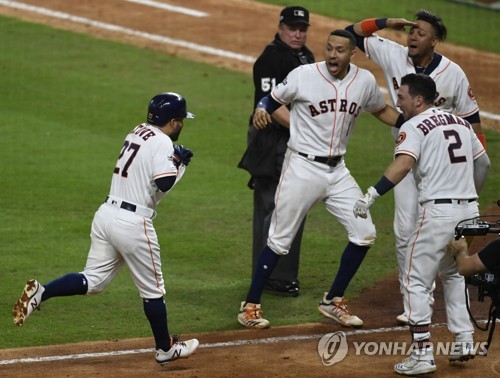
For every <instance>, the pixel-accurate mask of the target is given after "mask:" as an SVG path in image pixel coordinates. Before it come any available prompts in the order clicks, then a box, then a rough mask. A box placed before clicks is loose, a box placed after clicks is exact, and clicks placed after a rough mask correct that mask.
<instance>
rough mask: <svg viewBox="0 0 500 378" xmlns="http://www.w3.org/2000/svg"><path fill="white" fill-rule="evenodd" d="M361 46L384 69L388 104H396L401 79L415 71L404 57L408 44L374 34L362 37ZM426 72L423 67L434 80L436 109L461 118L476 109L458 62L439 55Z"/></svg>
mask: <svg viewBox="0 0 500 378" xmlns="http://www.w3.org/2000/svg"><path fill="white" fill-rule="evenodd" d="M364 46H365V52H366V56H367V57H368V58H369V59H371V60H372V61H373V62H375V63H376V64H378V65H379V66H380V67H381V68H382V70H383V71H384V77H385V80H386V83H387V89H388V91H389V95H390V98H391V101H392V104H393V105H394V106H396V102H397V99H398V89H399V86H400V84H401V78H402V77H403V76H405V75H407V74H409V73H416V68H415V65H414V64H413V61H412V60H411V58H410V57H408V47H406V46H402V45H400V44H398V43H396V42H394V41H391V40H389V39H385V38H382V37H380V36H378V35H376V34H374V35H372V36H370V37H366V38H365V39H364ZM435 54H437V53H435ZM429 68H430V69H432V68H431V67H429ZM429 71H430V70H429V69H426V70H424V72H423V73H425V74H426V75H429V76H430V77H431V78H432V79H433V80H434V81H435V83H436V89H437V92H438V95H437V97H436V101H435V102H434V106H435V107H436V108H439V109H441V110H444V111H446V112H449V113H455V114H456V115H458V116H459V117H462V118H464V117H468V116H470V115H472V114H474V113H476V112H477V111H479V107H478V105H477V101H476V98H475V97H474V94H473V92H472V89H471V87H470V84H469V80H468V79H467V76H466V75H465V73H464V71H463V70H462V68H460V66H459V65H458V64H456V63H454V62H452V61H451V60H449V59H448V58H446V57H445V56H443V55H441V61H440V62H439V64H438V65H437V66H436V67H433V69H432V71H430V72H429Z"/></svg>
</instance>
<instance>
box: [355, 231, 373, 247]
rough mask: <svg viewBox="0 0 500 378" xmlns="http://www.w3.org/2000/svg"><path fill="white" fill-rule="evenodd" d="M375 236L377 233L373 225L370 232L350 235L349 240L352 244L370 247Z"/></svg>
mask: <svg viewBox="0 0 500 378" xmlns="http://www.w3.org/2000/svg"><path fill="white" fill-rule="evenodd" d="M376 238H377V233H376V232H375V227H373V230H372V231H371V232H365V233H364V234H363V235H359V236H350V237H349V241H350V242H351V243H353V244H356V245H359V246H360V247H370V246H372V245H373V244H375V240H376Z"/></svg>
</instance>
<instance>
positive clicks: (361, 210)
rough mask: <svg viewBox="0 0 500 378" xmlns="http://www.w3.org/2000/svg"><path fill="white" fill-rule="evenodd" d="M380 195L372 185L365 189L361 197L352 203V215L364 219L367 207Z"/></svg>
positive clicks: (366, 214)
mask: <svg viewBox="0 0 500 378" xmlns="http://www.w3.org/2000/svg"><path fill="white" fill-rule="evenodd" d="M378 197H380V194H378V192H377V191H376V190H375V188H374V187H373V186H370V187H369V188H368V190H367V191H366V194H365V195H364V196H363V198H360V199H359V200H357V201H356V203H355V204H354V209H353V211H354V216H355V217H356V218H357V217H360V218H363V219H366V217H367V216H368V209H369V208H370V207H371V206H372V205H373V204H374V203H375V200H376V199H377V198H378Z"/></svg>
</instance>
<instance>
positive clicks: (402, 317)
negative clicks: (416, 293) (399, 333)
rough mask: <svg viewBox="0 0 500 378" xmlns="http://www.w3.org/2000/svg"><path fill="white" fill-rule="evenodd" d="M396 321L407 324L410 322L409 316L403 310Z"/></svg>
mask: <svg viewBox="0 0 500 378" xmlns="http://www.w3.org/2000/svg"><path fill="white" fill-rule="evenodd" d="M396 321H397V322H398V324H401V325H407V324H408V317H407V316H406V314H405V313H404V312H403V313H402V314H401V315H398V316H396Z"/></svg>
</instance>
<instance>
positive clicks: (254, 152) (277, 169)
mask: <svg viewBox="0 0 500 378" xmlns="http://www.w3.org/2000/svg"><path fill="white" fill-rule="evenodd" d="M309 25H310V24H309V11H308V10H307V9H305V8H303V7H297V6H290V7H286V8H283V10H282V11H281V13H280V18H279V24H278V32H277V33H276V35H275V36H274V40H273V41H272V42H271V43H269V44H268V45H267V46H266V48H265V49H264V51H263V52H262V53H261V54H260V56H259V57H258V58H257V60H256V61H255V64H254V65H253V83H254V88H255V91H254V104H253V109H255V107H256V106H257V103H258V102H259V101H260V99H261V98H262V97H264V96H266V95H268V94H269V93H270V92H271V90H272V89H274V87H275V86H276V84H278V83H279V82H281V81H283V79H284V78H285V77H286V75H288V73H289V72H290V71H291V70H293V69H294V68H296V67H298V66H300V65H302V64H308V63H314V55H313V53H312V52H311V51H310V50H309V49H308V48H307V46H306V41H307V32H308V29H309ZM289 127H290V113H289V111H288V109H287V107H286V106H282V107H281V108H280V109H278V110H277V111H276V112H275V113H274V114H273V124H272V125H269V126H268V127H266V128H265V129H263V130H259V129H256V128H255V127H254V125H253V122H252V119H251V118H250V125H249V128H248V147H247V150H246V151H245V154H244V156H243V158H242V160H241V162H240V164H239V165H238V166H239V167H240V168H243V169H246V170H247V171H248V172H250V174H251V175H252V177H251V179H250V182H249V185H248V186H249V187H250V188H251V189H253V203H254V205H253V226H252V230H253V235H252V236H253V246H252V275H253V274H254V273H255V268H256V267H257V261H258V259H259V256H260V252H261V251H262V248H264V247H265V246H266V240H267V234H268V232H269V225H270V223H271V216H272V213H273V209H274V196H275V194H276V187H277V186H278V182H279V178H280V174H281V166H282V164H283V160H284V159H285V152H286V144H287V142H288V139H289V138H290V132H289V129H288V128H289ZM303 230H304V222H303V223H302V225H301V226H300V228H299V230H298V231H297V234H296V235H295V239H294V241H293V243H292V245H291V247H290V253H289V254H288V255H287V256H286V257H284V258H282V259H280V262H279V263H278V266H276V269H275V270H274V272H273V274H272V275H271V277H269V279H268V280H267V282H266V286H265V290H267V291H269V292H271V293H274V294H277V295H282V296H293V297H296V296H298V295H299V289H300V288H299V279H298V276H299V258H300V244H301V241H302V232H303Z"/></svg>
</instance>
